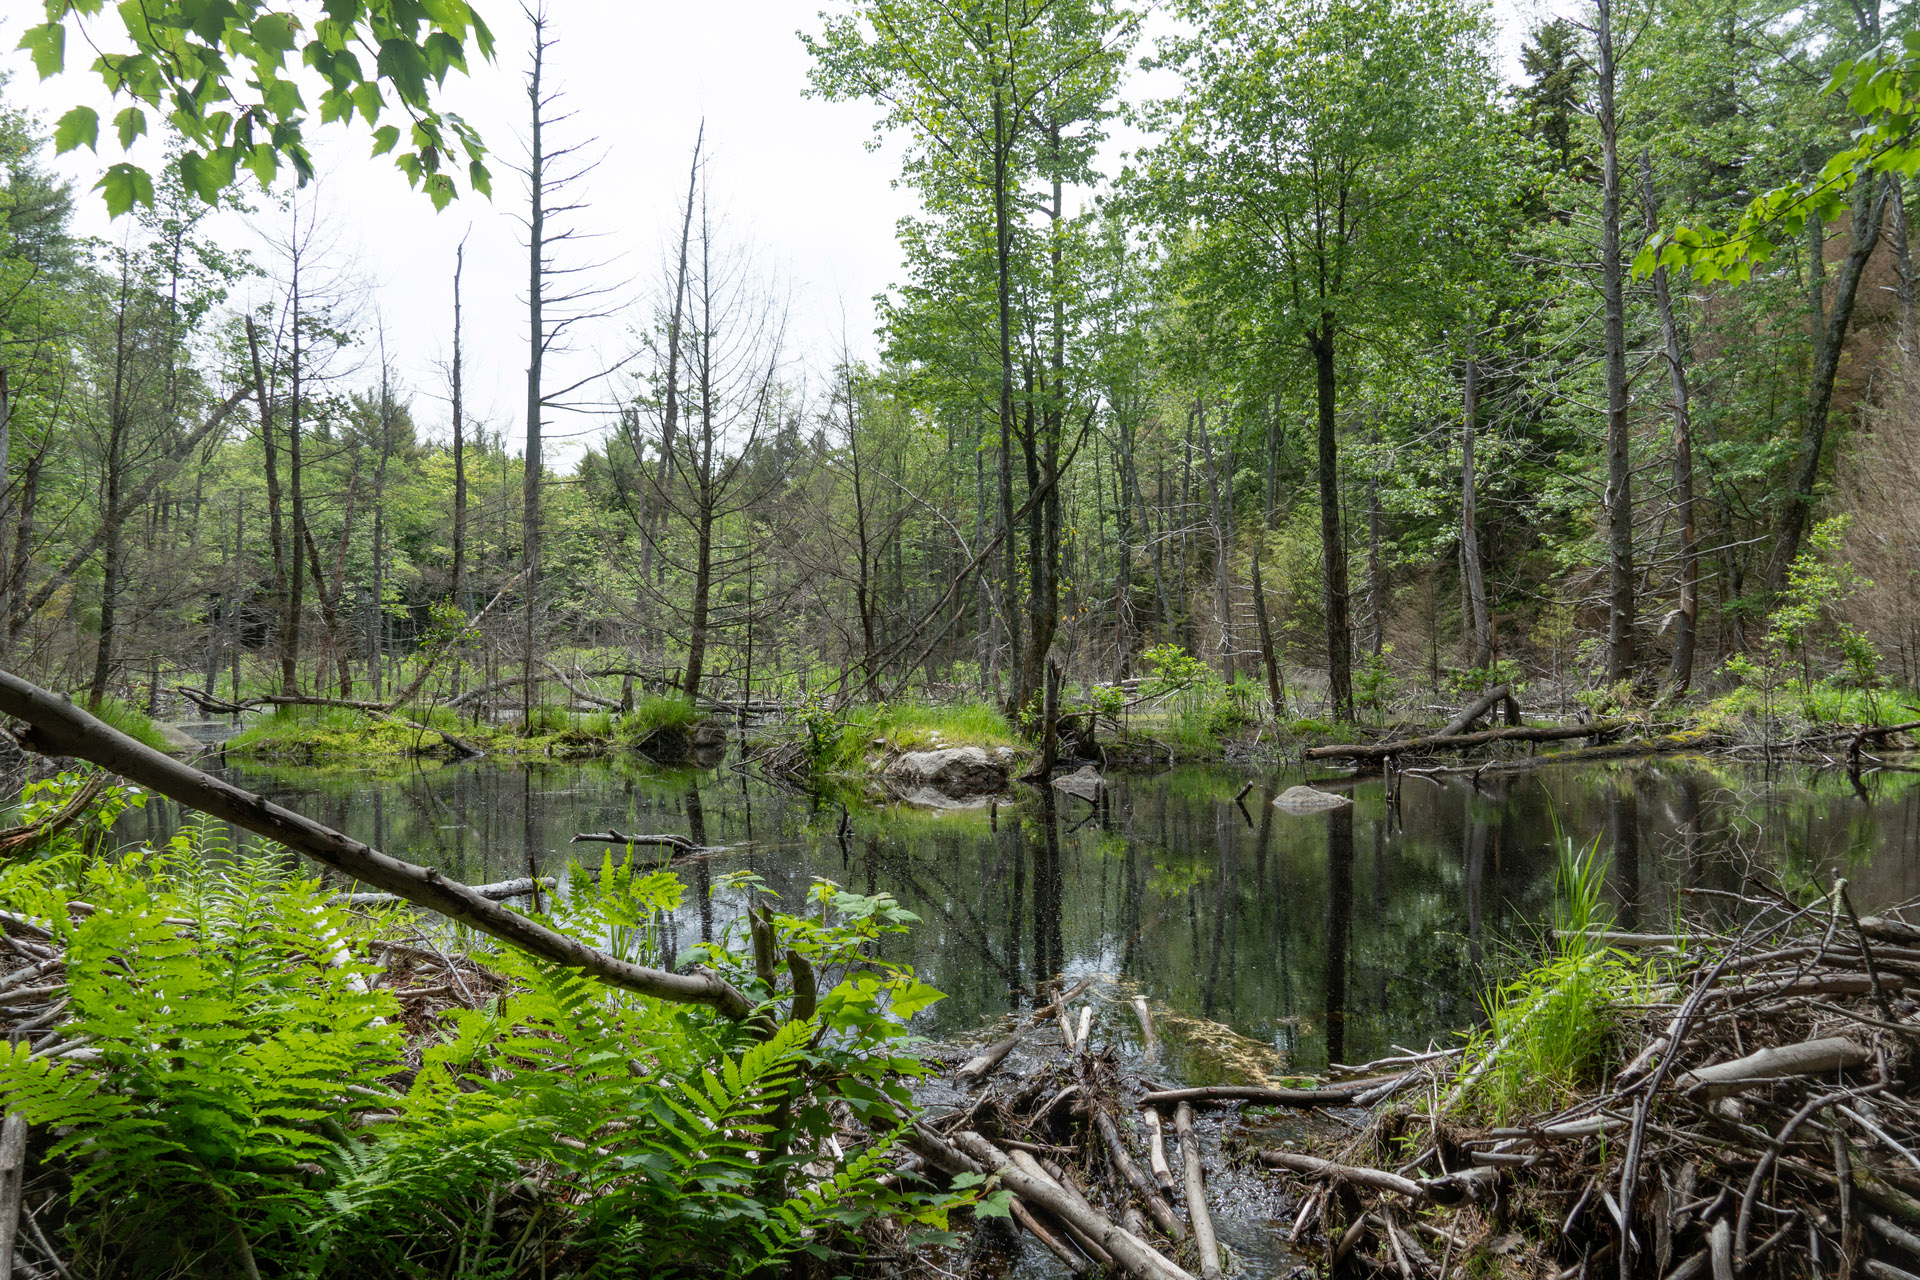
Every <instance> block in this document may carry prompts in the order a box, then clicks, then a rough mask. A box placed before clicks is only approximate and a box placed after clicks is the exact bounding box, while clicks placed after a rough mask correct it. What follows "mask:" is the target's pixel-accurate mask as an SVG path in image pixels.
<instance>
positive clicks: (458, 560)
mask: <svg viewBox="0 0 1920 1280" xmlns="http://www.w3.org/2000/svg"><path fill="white" fill-rule="evenodd" d="M466 265H467V242H466V241H465V240H464V239H462V240H461V241H460V245H459V247H458V248H456V249H455V250H454V251H453V581H452V583H451V584H450V589H449V591H448V594H449V595H451V596H452V597H453V603H454V604H455V605H456V606H457V607H458V608H460V609H461V610H462V611H464V610H465V609H466V607H467V598H466V586H467V441H466V416H465V412H464V400H463V390H464V389H463V387H462V385H461V377H460V374H461V370H460V274H461V272H462V271H464V270H465V268H466ZM376 696H378V695H376Z"/></svg>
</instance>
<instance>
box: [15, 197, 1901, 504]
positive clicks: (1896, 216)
mask: <svg viewBox="0 0 1920 1280" xmlns="http://www.w3.org/2000/svg"><path fill="white" fill-rule="evenodd" d="M1887 185H1888V188H1889V190H1890V192H1891V195H1892V202H1891V206H1892V207H1891V208H1890V210H1889V212H1890V213H1891V214H1892V220H1891V221H1890V222H1889V223H1888V224H1887V240H1888V245H1887V247H1888V248H1890V249H1892V250H1893V270H1894V277H1895V283H1894V297H1895V299H1896V300H1897V301H1898V302H1899V304H1900V328H1899V334H1900V349H1901V350H1902V351H1904V352H1906V353H1907V354H1908V355H1909V356H1911V355H1915V354H1920V351H1917V350H1916V347H1915V334H1914V276H1915V269H1914V261H1913V246H1912V244H1911V239H1912V223H1911V222H1910V220H1909V215H1908V213H1907V195H1906V186H1905V183H1904V182H1903V180H1902V179H1901V177H1900V175H1899V174H1897V173H1896V174H1893V175H1891V176H1889V177H1888V179H1887ZM0 510H4V509H3V508H0ZM0 523H4V518H3V517H0Z"/></svg>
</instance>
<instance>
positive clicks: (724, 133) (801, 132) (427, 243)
mask: <svg viewBox="0 0 1920 1280" xmlns="http://www.w3.org/2000/svg"><path fill="white" fill-rule="evenodd" d="M549 3H550V17H551V19H552V23H553V28H554V30H555V32H556V34H557V36H558V40H559V42H558V44H557V46H556V47H555V48H554V49H553V50H552V51H551V52H550V53H549V60H548V78H549V81H550V82H557V83H558V84H559V86H560V87H562V88H563V89H564V90H565V92H566V100H565V103H564V104H563V107H564V108H570V109H572V110H573V111H574V112H575V113H576V114H575V116H574V118H573V120H572V121H570V122H568V123H567V124H564V125H562V126H560V127H559V128H558V129H556V130H555V131H554V141H556V142H564V141H567V140H569V139H575V138H584V137H586V136H587V133H588V131H589V130H591V131H592V132H593V133H594V134H597V135H598V139H599V147H600V149H601V150H602V151H603V152H604V160H603V161H602V163H601V165H600V167H599V169H598V171H597V172H596V173H595V174H594V175H593V176H592V177H591V178H590V179H589V181H588V184H587V188H586V190H587V194H588V198H589V200H590V208H589V209H588V210H587V211H586V212H585V214H584V215H582V217H581V219H580V224H581V227H582V230H585V231H592V232H597V233H600V234H601V235H602V238H601V239H600V240H598V241H597V242H593V243H591V244H589V245H588V246H586V248H585V254H586V255H587V256H588V257H589V258H591V259H605V258H617V259H618V261H617V262H616V264H615V266H614V268H613V270H612V272H610V274H611V275H613V276H614V277H616V278H619V277H625V278H628V279H629V280H630V281H631V284H630V287H629V288H628V289H626V290H625V296H626V297H627V298H629V299H632V300H634V302H635V303H637V302H638V300H639V299H641V298H642V297H643V296H644V293H645V289H646V286H648V285H650V284H651V283H652V282H653V280H654V278H655V276H656V273H657V268H658V263H659V261H660V255H661V252H662V250H663V247H664V245H665V244H666V243H667V241H668V240H669V239H670V238H671V237H672V235H673V234H674V233H675V231H676V230H677V227H676V226H675V219H674V209H675V207H676V204H677V202H678V200H679V199H680V197H681V195H682V194H683V193H684V191H685V190H686V173H687V162H688V160H689V158H690V155H691V151H692V147H693V141H694V136H695V132H696V131H697V130H698V129H699V127H700V123H701V120H702V119H703V118H704V120H705V122H706V138H707V154H708V157H709V160H710V167H709V170H708V176H709V180H710V183H711V189H712V191H713V194H714V197H715V200H716V204H717V205H718V207H719V208H720V209H721V210H723V211H724V213H725V214H726V218H727V223H728V230H729V232H730V233H731V234H733V235H736V236H742V237H744V238H746V239H748V240H750V241H751V242H752V244H753V245H754V247H755V250H756V252H757V254H758V256H759V257H760V259H761V261H762V262H763V264H764V265H765V266H766V267H768V268H770V269H771V270H772V271H774V272H775V273H776V274H778V275H779V276H780V277H782V278H783V279H784V281H785V282H786V284H787V285H788V286H789V288H790V290H791V292H792V295H793V307H794V312H793V317H792V323H791V324H790V326H789V332H790V333H792V334H793V335H794V341H793V344H792V345H793V348H794V355H795V356H796V357H798V358H799V359H800V360H801V361H803V362H805V363H806V364H808V365H810V366H811V367H813V368H815V369H823V368H825V367H826V365H827V364H828V363H829V362H830V360H831V359H832V355H833V353H834V352H835V351H836V350H837V349H838V345H839V341H840V335H841V332H842V329H843V326H844V331H845V333H846V335H847V338H848V341H849V342H850V344H851V345H852V347H853V349H854V351H855V353H856V354H859V355H871V353H872V352H873V350H874V345H875V343H874V338H873V328H874V307H873V301H872V300H873V297H874V295H875V294H878V293H881V292H883V291H884V290H885V289H886V288H887V286H888V285H889V284H891V283H893V282H894V280H895V279H896V277H897V275H898V273H899V268H900V256H899V252H898V249H897V247H896V245H895V241H894V224H895V222H896V221H897V220H898V219H899V218H901V217H902V216H904V215H906V214H909V213H911V212H912V211H913V209H914V207H915V202H914V199H913V196H912V194H911V192H909V191H906V190H903V189H895V188H894V186H893V179H894V176H895V174H896V173H897V171H898V150H897V148H895V147H892V146H889V147H888V148H886V149H883V150H882V151H879V152H873V151H869V150H868V149H867V145H866V144H867V142H868V141H869V139H870V138H871V137H872V132H871V126H872V123H873V121H874V119H875V118H876V116H877V114H878V112H877V109H876V108H875V107H874V106H873V105H872V104H869V103H863V102H857V103H844V104H835V103H828V102H823V101H820V100H818V99H811V98H806V97H803V96H802V94H803V91H804V89H805V88H806V85H807V67H808V59H807V55H806V51H805V49H804V47H803V46H802V45H801V43H800V41H799V38H798V36H797V35H796V31H798V30H799V29H802V28H805V29H809V30H812V29H816V28H817V27H818V25H819V24H818V19H817V17H816V12H817V10H818V8H819V7H820V4H819V2H818V0H704V2H703V3H685V2H684V0H682V2H680V3H668V2H666V0H549ZM1533 3H1534V0H1496V11H1497V12H1499V13H1500V14H1501V15H1502V16H1503V18H1506V19H1507V20H1506V21H1505V23H1504V28H1505V29H1504V30H1503V32H1502V39H1501V42H1500V43H1501V48H1502V52H1503V54H1504V55H1505V60H1506V61H1507V62H1508V63H1509V64H1511V62H1512V59H1513V56H1514V53H1513V51H1514V50H1515V49H1517V47H1518V42H1519V36H1520V32H1521V29H1522V28H1523V27H1524V25H1525V24H1524V22H1522V21H1521V20H1520V19H1519V18H1518V17H1517V16H1516V15H1518V14H1520V13H1522V12H1525V13H1528V14H1530V13H1531V12H1532V7H1533ZM478 7H479V8H480V10H481V12H482V13H483V14H484V15H485V16H486V17H487V19H488V22H489V24H490V25H491V26H492V28H493V31H494V35H495V37H496V39H497V41H498V49H497V57H496V60H495V62H494V63H493V64H492V65H486V64H481V63H478V62H476V64H475V66H474V68H473V74H472V75H471V76H469V77H466V78H462V77H459V76H457V75H456V76H450V77H449V79H448V82H447V91H446V98H445V101H446V105H447V106H448V107H449V108H450V109H451V110H454V111H457V112H459V113H460V114H462V115H464V116H465V117H467V119H468V120H470V121H471V122H472V123H474V124H475V125H476V126H477V127H478V128H479V129H480V131H481V133H482V136H483V137H484V138H485V139H486V141H487V143H488V146H489V147H490V148H491V150H492V152H493V160H492V163H491V168H492V169H493V172H494V196H493V199H492V201H491V202H489V201H487V200H485V199H483V198H479V197H474V196H471V195H463V196H462V197H461V198H460V199H458V200H455V201H454V202H453V203H452V204H450V205H449V206H448V207H447V208H446V209H445V210H444V211H442V212H440V213H438V214H436V213H435V212H434V210H433V207H432V205H431V204H430V203H429V202H428V201H427V199H426V198H425V197H424V196H423V195H421V194H420V193H419V192H417V191H414V190H413V189H411V188H409V187H408V186H407V184H406V181H405V179H404V178H403V177H402V176H401V175H400V173H399V171H398V170H396V169H394V168H393V167H392V165H391V161H390V160H389V159H386V158H382V159H379V160H374V159H371V158H370V157H368V155H367V148H368V134H367V132H366V130H365V129H364V127H361V126H358V125H356V126H355V127H354V128H353V130H352V131H351V132H349V131H345V130H342V129H339V128H337V127H322V126H319V125H312V126H310V127H309V130H308V135H309V144H310V145H311V146H312V147H313V150H314V156H315V162H316V167H317V169H318V170H319V171H320V172H321V173H322V174H323V175H324V178H323V181H322V182H321V185H320V193H319V200H320V204H321V208H322V211H323V213H324V214H326V215H327V216H329V217H330V218H331V219H332V220H333V222H334V229H333V236H332V239H333V241H334V242H335V243H336V244H337V246H338V250H337V251H338V253H339V254H340V256H341V257H342V258H343V259H344V260H345V263H344V265H346V266H348V267H349V269H350V270H351V271H352V272H354V273H355V274H357V275H358V276H359V277H360V278H361V279H362V280H363V281H364V283H365V284H366V285H367V286H368V288H369V289H370V291H371V297H370V303H369V305H370V307H372V308H377V309H378V312H379V315H380V318H381V320H382V321H383V323H384V324H385V327H386V340H387V347H388V350H389V352H390V353H392V356H393V360H394V363H395V365H396V366H397V368H398V371H399V374H400V377H401V379H402V381H403V382H405V383H406V384H408V385H410V386H411V387H412V388H413V390H414V392H415V401H414V414H415V419H416V421H417V422H418V423H419V424H420V425H421V427H422V428H423V433H424V434H426V435H428V436H432V437H443V436H444V435H445V432H446V430H447V421H448V419H447V410H446V405H445V401H444V397H445V378H444V375H443V374H442V372H441V367H442V365H443V364H444V362H445V360H446V359H447V356H448V354H449V345H448V344H449V341H450V333H451V307H452V301H451V274H452V270H453V255H454V246H455V245H456V244H457V243H458V242H459V240H460V238H461V237H462V235H468V237H469V238H468V240H467V258H466V273H465V277H464V283H463V289H462V293H463V299H464V303H465V308H464V331H465V340H464V362H465V369H466V395H467V403H468V406H469V407H468V416H469V418H470V419H477V420H479V421H481V422H483V423H484V424H486V425H487V426H488V427H489V428H490V429H500V428H503V427H504V428H505V429H506V432H507V438H508V442H509V447H511V448H516V449H517V448H518V447H519V444H520V442H521V441H522V440H523V439H524V435H525V432H524V428H523V424H522V423H521V422H520V416H521V412H520V410H519V407H518V406H520V405H522V404H523V403H524V395H525V390H524V389H525V382H526V378H525V372H524V370H525V367H526V338H525V319H524V298H525V291H526V275H527V268H526V252H525V250H524V249H523V248H522V247H521V243H520V234H521V231H520V227H519V224H518V223H517V222H516V221H515V220H514V216H513V215H514V213H515V212H516V211H517V209H518V208H519V207H520V206H521V204H522V203H523V201H524V192H523V188H522V186H521V183H520V181H519V179H518V177H517V176H516V175H514V174H513V173H511V172H509V171H508V165H509V163H510V162H512V161H515V160H517V159H519V157H520V155H521V143H520V133H519V131H520V130H521V128H522V127H523V125H524V120H525V116H526V94H525V90H524V82H523V79H522V74H523V71H524V69H525V67H526V65H527V50H528V45H529V37H528V28H527V23H526V22H525V20H524V19H523V18H522V17H521V15H520V12H519V9H518V6H517V5H513V4H508V3H505V2H504V0H480V3H479V5H478ZM1567 7H1569V8H1571V7H1572V6H1571V5H1568V6H1567ZM18 12H19V8H18V7H16V8H15V13H16V14H17V13H18ZM23 25H24V19H23V18H22V17H13V16H9V17H4V18H0V48H4V49H6V50H8V51H9V52H6V53H5V54H3V55H0V65H4V66H6V67H7V68H9V69H11V70H12V71H13V73H14V74H13V76H12V80H11V83H10V84H9V85H8V87H7V90H6V95H7V98H8V99H9V100H10V101H12V102H14V103H17V104H19V105H23V106H26V107H29V108H32V109H35V110H38V111H40V112H41V113H42V114H43V116H44V117H45V119H46V122H47V123H48V125H49V126H50V125H51V122H52V121H53V120H54V119H56V118H57V117H58V116H59V115H60V114H61V113H62V112H63V111H65V110H66V109H67V108H68V107H70V106H73V105H74V104H76V103H80V102H86V103H89V104H92V105H95V106H97V107H100V108H101V109H102V110H101V116H102V129H101V133H102V146H101V155H100V156H99V157H97V158H96V157H95V156H93V155H92V154H91V153H89V152H87V151H85V150H84V149H83V150H81V151H78V152H74V153H70V154H68V155H66V156H63V157H60V158H59V160H58V161H57V162H56V163H57V167H58V168H59V169H60V170H61V171H62V172H64V173H66V174H67V175H68V176H70V177H71V178H72V179H73V180H74V182H75V186H76V188H77V194H78V195H79V197H80V198H79V201H78V205H79V216H78V224H79V228H80V230H81V231H82V232H84V233H88V234H95V235H100V236H103V237H114V236H115V235H116V234H117V230H116V228H114V227H113V226H112V225H111V224H110V222H109V220H108V218H107V217H106V212H105V209H104V206H103V205H102V203H101V201H100V198H99V196H98V194H97V193H93V192H91V191H89V190H88V188H90V187H91V186H92V184H93V182H94V181H95V180H96V178H97V177H98V174H99V171H100V169H101V168H102V167H103V166H104V165H105V164H106V163H110V162H112V161H113V160H116V159H118V158H119V156H118V148H117V143H115V142H113V141H111V140H110V139H109V138H108V136H107V135H108V134H109V133H110V128H109V127H108V125H107V121H108V119H109V118H110V116H111V114H112V113H111V111H109V110H106V109H105V107H106V104H105V102H104V97H105V95H104V93H103V92H102V91H101V90H100V88H99V82H98V80H97V79H95V78H94V77H93V76H92V75H91V74H90V73H87V72H85V71H84V70H81V71H77V72H76V71H71V70H70V71H69V72H68V73H67V74H65V75H61V76H56V77H54V78H53V79H51V80H48V81H45V82H42V81H40V80H39V79H38V77H37V76H36V74H35V72H34V70H33V68H32V66H31V64H30V63H29V62H28V61H27V59H26V57H25V55H24V54H20V53H17V52H12V51H11V50H12V49H13V46H14V45H15V44H16V43H17V42H18V40H19V32H20V29H21V27H22V26H23ZM1153 25H1158V24H1157V22H1156V23H1155V24H1153ZM1151 29H1153V28H1152V26H1150V30H1151ZM77 45H78V42H77V41H73V40H71V39H70V40H69V50H70V53H69V63H70V66H77V67H84V56H83V54H82V53H81V52H80V49H79V48H76V46H77ZM81 48H83V46H82V47H81ZM1508 74H1509V75H1512V74H1513V69H1512V67H1511V65H1509V67H1508ZM1163 87H1164V86H1156V88H1163ZM1143 89H1144V87H1143V86H1142V85H1140V84H1139V82H1138V78H1137V77H1136V80H1135V82H1134V83H1133V84H1132V85H1131V86H1130V87H1129V90H1128V95H1129V96H1139V95H1141V94H1142V93H1143ZM1131 141H1132V140H1130V139H1127V138H1124V137H1122V138H1117V139H1116V146H1123V145H1130V142H1131ZM157 156H158V147H157V146H150V145H149V144H148V142H147V141H146V140H142V141H141V142H139V143H137V144H136V150H135V153H134V158H135V159H136V160H140V161H143V162H144V163H147V164H148V165H149V167H151V166H152V164H153V163H154V161H155V160H156V158H157ZM263 204H264V202H263ZM469 228H471V231H470V233H469ZM217 234H219V235H220V236H221V237H222V238H223V239H224V240H226V241H227V242H229V243H233V244H236V245H239V244H245V245H253V246H258V244H259V241H258V237H257V236H256V235H255V234H254V233H253V232H252V231H250V230H249V229H248V228H246V227H245V226H242V225H238V220H237V219H233V220H227V219H222V221H221V224H220V225H219V227H218V229H217ZM260 256H261V258H262V260H263V261H264V260H265V259H266V258H267V255H266V254H265V253H264V252H262V253H261V255H260ZM256 287H259V286H256ZM641 315H642V312H641V310H640V308H639V306H638V305H634V306H631V307H630V308H629V310H628V313H627V317H626V319H623V321H621V322H617V323H607V324H603V325H600V326H597V327H596V328H595V329H593V330H591V331H590V332H587V333H583V335H582V337H581V340H580V341H579V342H578V343H577V346H578V347H579V348H580V349H579V350H578V351H577V352H576V353H575V355H573V356H572V357H570V358H569V359H568V360H567V361H566V362H563V363H562V364H561V366H560V367H558V368H555V367H554V365H553V363H552V362H550V364H549V369H550V370H551V373H550V378H551V379H552V380H553V382H555V383H559V382H562V381H564V382H571V381H573V380H574V379H575V378H578V377H581V376H584V375H585V374H587V373H590V372H591V371H593V370H594V369H595V368H600V367H605V366H606V365H607V364H611V363H612V362H614V361H615V360H618V359H619V358H620V357H622V356H623V355H624V354H626V352H627V351H628V350H630V349H631V342H630V340H629V339H628V337H627V336H626V329H627V323H628V322H629V321H631V322H638V321H639V320H640V318H641ZM368 318H369V320H370V319H371V311H370V312H369V316H368ZM369 342H371V333H369ZM371 363H372V361H371V360H369V361H368V364H369V365H371ZM368 372H369V374H370V373H371V372H372V371H371V369H369V370H368ZM594 429H596V425H595V424H594V423H593V422H591V421H590V420H585V419H575V418H572V417H571V416H570V415H562V416H561V417H560V419H559V420H557V421H552V422H550V424H549V427H548V431H549V433H550V435H552V436H556V437H557V436H560V435H562V434H564V433H580V432H589V431H592V430H594ZM574 441H575V442H574V443H573V444H572V445H571V447H569V446H568V445H567V444H565V443H563V442H562V441H560V440H558V439H556V440H555V445H556V446H557V447H556V448H554V449H553V450H552V451H551V452H550V454H549V456H550V457H553V456H554V455H555V454H557V455H559V456H558V457H556V458H555V463H556V464H558V465H565V462H566V461H567V460H570V459H571V458H572V457H575V456H577V454H578V451H579V448H580V443H581V437H579V436H578V435H576V436H575V437H574Z"/></svg>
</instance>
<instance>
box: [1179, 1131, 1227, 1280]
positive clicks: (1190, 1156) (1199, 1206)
mask: <svg viewBox="0 0 1920 1280" xmlns="http://www.w3.org/2000/svg"><path fill="white" fill-rule="evenodd" d="M1173 1127H1174V1131H1175V1132H1177V1133H1178V1134H1179V1135H1180V1162H1181V1163H1182V1164H1183V1165H1185V1166H1186V1175H1187V1176H1186V1189H1187V1220H1188V1221H1189V1222H1191V1223H1193V1247H1194V1249H1195V1250H1197V1251H1198V1252H1199V1254H1200V1274H1201V1276H1202V1277H1203V1278H1204V1280H1217V1277H1218V1276H1219V1275H1220V1241H1219V1240H1218V1239H1216V1238H1215V1237H1214V1234H1213V1215H1212V1214H1210V1213H1208V1212H1207V1175H1206V1171H1205V1170H1204V1169H1202V1168H1201V1167H1200V1139H1199V1137H1198V1136H1196V1135H1195V1134H1194V1132H1193V1104H1192V1103H1191V1102H1183V1103H1181V1104H1180V1105H1179V1106H1178V1107H1176V1108H1175V1109H1174V1112H1173Z"/></svg>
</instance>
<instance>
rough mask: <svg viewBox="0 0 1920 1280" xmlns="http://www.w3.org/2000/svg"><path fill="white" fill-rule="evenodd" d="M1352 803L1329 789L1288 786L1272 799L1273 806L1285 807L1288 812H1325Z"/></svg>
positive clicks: (1342, 807)
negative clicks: (1319, 789)
mask: <svg viewBox="0 0 1920 1280" xmlns="http://www.w3.org/2000/svg"><path fill="white" fill-rule="evenodd" d="M1352 803H1353V801H1352V800H1350V799H1348V798H1347V797H1346V796H1337V795H1334V794H1333V793H1332V792H1331V791H1315V790H1314V789H1313V788H1312V787H1288V788H1287V789H1286V790H1285V791H1282V792H1281V793H1280V794H1279V796H1278V797H1276V798H1275V799H1274V802H1273V807H1274V808H1276V809H1285V810H1286V811H1287V812H1288V813H1325V812H1326V811H1327V810H1329V809H1344V808H1346V807H1347V806H1348V805H1350V804H1352Z"/></svg>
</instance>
